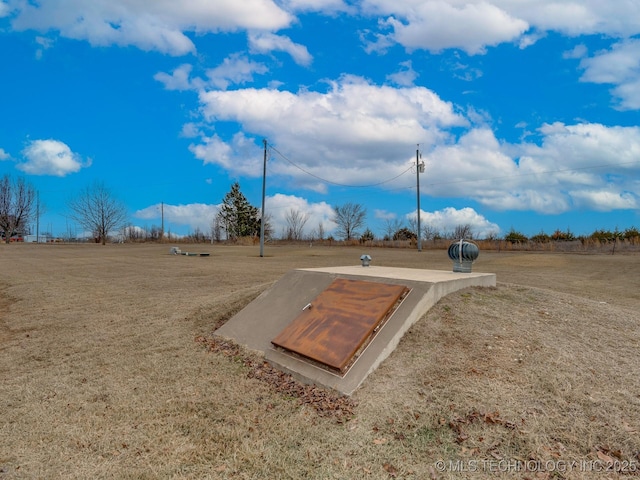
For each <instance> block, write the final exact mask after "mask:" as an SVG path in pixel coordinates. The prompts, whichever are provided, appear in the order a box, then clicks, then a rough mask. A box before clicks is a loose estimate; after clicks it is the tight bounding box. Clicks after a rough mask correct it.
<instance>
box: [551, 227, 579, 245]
mask: <svg viewBox="0 0 640 480" xmlns="http://www.w3.org/2000/svg"><path fill="white" fill-rule="evenodd" d="M551 239H552V240H555V241H561V242H572V241H574V240H575V239H576V236H575V235H574V234H573V233H571V230H569V229H568V228H567V230H566V231H565V232H563V231H561V230H560V229H558V230H556V231H555V232H553V234H552V235H551Z"/></svg>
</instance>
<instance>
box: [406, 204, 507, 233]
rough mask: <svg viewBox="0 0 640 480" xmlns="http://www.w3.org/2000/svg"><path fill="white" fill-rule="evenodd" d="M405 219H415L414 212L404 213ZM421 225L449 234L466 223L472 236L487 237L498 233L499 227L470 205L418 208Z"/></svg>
mask: <svg viewBox="0 0 640 480" xmlns="http://www.w3.org/2000/svg"><path fill="white" fill-rule="evenodd" d="M406 218H407V220H409V221H415V219H416V213H415V212H412V213H409V214H407V215H406ZM420 223H421V226H423V227H427V228H429V229H430V230H431V231H433V232H437V233H439V234H440V235H449V234H451V233H453V232H454V231H455V230H456V227H458V226H464V225H468V226H469V227H471V232H472V234H473V237H474V238H488V237H491V236H496V235H498V234H499V233H500V227H499V226H498V225H497V224H495V223H492V222H490V221H489V220H487V219H486V218H485V217H484V216H482V215H480V214H479V213H478V212H476V211H475V210H474V209H473V208H471V207H466V208H462V209H456V208H453V207H447V208H444V209H442V210H437V211H435V212H425V211H424V210H420Z"/></svg>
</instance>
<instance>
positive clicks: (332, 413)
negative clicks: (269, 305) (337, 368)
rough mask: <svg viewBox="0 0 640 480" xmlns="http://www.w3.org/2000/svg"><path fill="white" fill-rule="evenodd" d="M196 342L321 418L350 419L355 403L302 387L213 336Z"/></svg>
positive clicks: (199, 338) (232, 344) (239, 348)
mask: <svg viewBox="0 0 640 480" xmlns="http://www.w3.org/2000/svg"><path fill="white" fill-rule="evenodd" d="M195 340H196V342H198V343H200V344H202V345H204V346H205V347H206V348H207V349H208V350H209V351H211V352H216V353H221V354H222V355H224V356H226V357H231V358H236V359H238V360H240V361H242V363H243V364H244V366H245V367H246V368H248V370H249V371H248V373H247V377H248V378H255V379H258V380H261V381H263V382H265V383H267V384H269V385H271V386H272V387H273V388H274V389H275V390H276V391H277V392H279V393H281V394H284V395H288V396H291V397H294V398H297V399H298V403H299V404H300V405H307V406H309V407H311V408H313V409H314V410H315V411H316V412H317V414H318V415H319V416H321V417H333V418H335V419H336V421H337V422H338V423H343V422H346V421H348V420H349V419H351V418H352V417H353V416H354V415H355V413H354V409H355V407H356V402H354V401H353V400H351V399H350V398H349V397H345V396H343V395H339V394H337V393H334V392H331V391H329V390H325V389H323V388H320V387H317V386H315V385H305V384H303V383H300V382H298V381H296V380H295V379H294V378H293V377H292V376H291V375H289V374H286V373H284V372H281V371H280V370H278V369H276V368H274V367H273V366H271V365H270V364H269V363H267V362H265V361H264V360H262V359H259V358H256V357H253V356H251V355H247V354H245V353H244V352H243V351H242V348H241V347H240V346H239V345H237V344H235V343H233V342H231V341H228V340H224V339H222V338H215V337H213V338H212V337H204V336H199V337H196V339H195Z"/></svg>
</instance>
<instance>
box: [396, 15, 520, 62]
mask: <svg viewBox="0 0 640 480" xmlns="http://www.w3.org/2000/svg"><path fill="white" fill-rule="evenodd" d="M403 20H404V21H403ZM387 22H388V24H389V26H390V27H391V28H392V29H393V39H394V40H395V41H396V42H398V43H400V44H401V45H403V46H405V47H406V48H408V49H417V48H422V49H426V50H430V51H432V52H440V51H442V50H444V49H447V48H459V49H462V50H464V51H466V52H467V53H469V54H470V55H474V54H479V53H484V52H485V48H486V47H487V46H491V45H498V44H500V43H503V42H508V41H513V40H515V39H517V38H518V37H520V35H522V34H523V33H524V32H525V31H527V30H528V28H529V25H528V24H527V22H525V21H523V20H521V19H518V18H515V17H513V16H511V15H509V14H508V13H507V12H505V11H504V10H502V9H500V8H498V7H496V6H495V5H492V4H489V3H484V2H483V3H476V4H473V3H467V4H464V5H454V4H452V3H446V2H423V3H419V4H417V5H415V7H414V9H412V11H411V13H410V14H409V15H408V16H407V18H406V19H402V20H398V19H396V18H395V17H393V16H391V17H389V18H388V20H387Z"/></svg>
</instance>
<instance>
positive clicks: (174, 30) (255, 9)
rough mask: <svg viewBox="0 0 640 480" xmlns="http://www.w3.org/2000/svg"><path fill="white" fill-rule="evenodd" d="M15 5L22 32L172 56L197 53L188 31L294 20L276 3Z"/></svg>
mask: <svg viewBox="0 0 640 480" xmlns="http://www.w3.org/2000/svg"><path fill="white" fill-rule="evenodd" d="M0 5H1V4H0ZM11 7H13V9H14V17H13V22H12V25H13V28H15V29H17V30H27V29H33V30H38V31H57V32H59V34H60V35H61V36H63V37H67V38H72V39H77V40H86V41H88V42H89V43H91V44H92V45H100V46H105V45H122V46H126V45H133V46H136V47H138V48H140V49H142V50H156V51H160V52H163V53H167V54H170V55H184V54H187V53H193V52H194V51H195V45H194V44H193V42H192V41H191V39H190V38H189V37H188V36H187V35H185V32H195V33H199V34H202V33H210V32H221V31H227V32H232V31H237V30H278V29H281V28H284V27H286V26H288V25H289V24H290V23H291V21H292V20H293V17H292V16H291V14H289V13H288V12H286V11H284V10H283V9H282V8H280V7H279V6H278V5H277V4H276V3H275V2H274V1H273V0H243V1H242V2H229V1H227V0H209V1H207V2H202V1H200V0H183V1H181V2H174V1H169V0H157V1H153V2H149V1H147V0H70V1H69V0H41V1H39V2H37V3H35V2H22V1H19V0H9V8H11ZM5 11H6V8H5Z"/></svg>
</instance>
